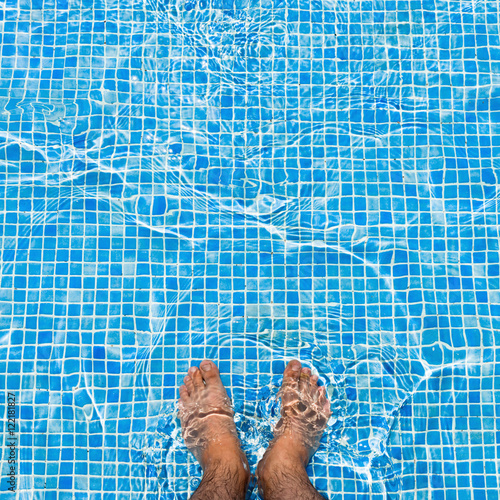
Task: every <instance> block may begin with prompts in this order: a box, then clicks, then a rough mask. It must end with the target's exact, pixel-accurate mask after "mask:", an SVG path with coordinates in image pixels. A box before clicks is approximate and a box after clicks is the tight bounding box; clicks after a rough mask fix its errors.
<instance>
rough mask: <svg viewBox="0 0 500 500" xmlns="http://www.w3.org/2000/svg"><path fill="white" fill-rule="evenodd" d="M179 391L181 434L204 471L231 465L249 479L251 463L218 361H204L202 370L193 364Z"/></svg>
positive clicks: (232, 468) (236, 471) (234, 470)
mask: <svg viewBox="0 0 500 500" xmlns="http://www.w3.org/2000/svg"><path fill="white" fill-rule="evenodd" d="M179 393H180V400H179V419H180V421H181V425H182V437H183V438H184V441H185V443H186V446H187V447H188V449H189V450H190V451H191V452H192V453H193V455H194V456H195V457H196V459H197V460H198V462H200V464H201V466H202V468H203V470H204V472H207V470H215V469H217V468H220V467H223V468H226V469H228V468H229V469H231V471H233V472H234V473H238V475H241V476H242V478H243V479H245V480H247V478H248V462H247V460H246V457H245V455H244V454H243V452H242V450H241V446H240V442H239V439H238V435H237V432H236V425H235V423H234V420H233V415H234V412H233V410H232V408H231V401H230V399H229V397H228V396H227V392H226V389H225V388H224V385H223V384H222V381H221V379H220V375H219V370H218V368H217V367H216V366H215V364H214V363H212V362H211V361H208V360H205V361H203V362H202V363H201V364H200V369H198V368H196V367H195V366H192V367H191V368H190V369H189V372H188V374H187V376H186V377H185V378H184V385H182V386H181V387H180V389H179Z"/></svg>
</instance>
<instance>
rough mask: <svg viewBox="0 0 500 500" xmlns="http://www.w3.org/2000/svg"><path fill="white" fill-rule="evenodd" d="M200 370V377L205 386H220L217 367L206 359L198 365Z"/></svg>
mask: <svg viewBox="0 0 500 500" xmlns="http://www.w3.org/2000/svg"><path fill="white" fill-rule="evenodd" d="M200 368H201V370H200V373H201V376H202V378H203V380H204V381H205V383H206V384H207V386H210V385H212V384H217V385H222V381H221V379H220V374H219V369H218V368H217V366H215V363H213V362H212V361H210V360H208V359H205V360H203V361H202V362H201V363H200Z"/></svg>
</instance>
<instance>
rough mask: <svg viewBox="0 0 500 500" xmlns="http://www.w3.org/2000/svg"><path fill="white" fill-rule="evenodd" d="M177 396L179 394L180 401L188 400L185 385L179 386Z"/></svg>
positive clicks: (185, 401)
mask: <svg viewBox="0 0 500 500" xmlns="http://www.w3.org/2000/svg"><path fill="white" fill-rule="evenodd" d="M179 396H180V400H181V402H183V403H187V402H188V401H189V392H188V390H187V387H186V386H185V385H181V386H180V387H179Z"/></svg>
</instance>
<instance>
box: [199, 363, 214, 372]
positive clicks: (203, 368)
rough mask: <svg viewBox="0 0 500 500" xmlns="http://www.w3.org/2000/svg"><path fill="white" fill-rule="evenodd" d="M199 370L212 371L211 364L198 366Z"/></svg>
mask: <svg viewBox="0 0 500 500" xmlns="http://www.w3.org/2000/svg"><path fill="white" fill-rule="evenodd" d="M200 367H201V369H202V370H203V371H204V372H208V371H210V370H211V369H212V364H211V363H205V364H204V365H200Z"/></svg>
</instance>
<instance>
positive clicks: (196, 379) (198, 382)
mask: <svg viewBox="0 0 500 500" xmlns="http://www.w3.org/2000/svg"><path fill="white" fill-rule="evenodd" d="M189 376H190V377H191V378H192V379H193V385H194V387H195V389H202V388H203V386H204V385H205V384H204V383H203V379H202V378H201V373H200V370H199V369H198V368H197V367H196V366H192V367H191V368H190V369H189Z"/></svg>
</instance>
